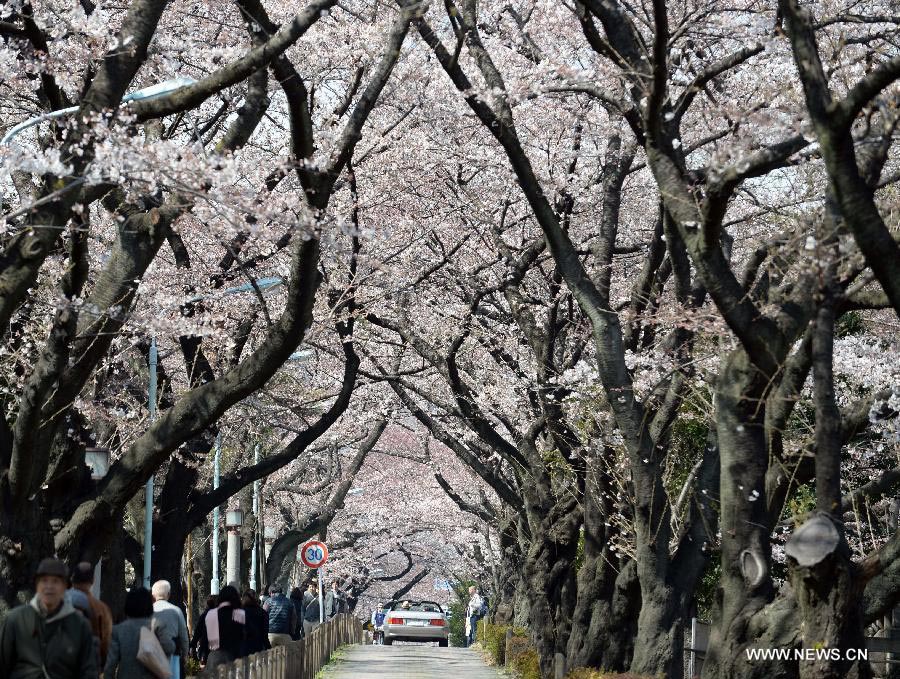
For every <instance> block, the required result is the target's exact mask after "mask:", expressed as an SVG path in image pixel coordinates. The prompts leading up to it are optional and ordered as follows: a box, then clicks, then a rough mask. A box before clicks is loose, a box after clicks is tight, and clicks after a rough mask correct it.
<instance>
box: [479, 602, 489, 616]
mask: <svg viewBox="0 0 900 679" xmlns="http://www.w3.org/2000/svg"><path fill="white" fill-rule="evenodd" d="M487 613H488V605H487V599H485V598H484V597H481V606H479V607H478V617H479V618H483V617H484V616H486V615H487Z"/></svg>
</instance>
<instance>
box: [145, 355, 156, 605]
mask: <svg viewBox="0 0 900 679" xmlns="http://www.w3.org/2000/svg"><path fill="white" fill-rule="evenodd" d="M158 361H159V355H158V353H157V350H156V338H155V337H154V338H152V339H151V340H150V387H149V389H148V390H147V391H148V394H147V396H148V399H147V400H148V401H149V403H148V408H149V409H150V424H151V425H152V424H153V422H154V421H155V420H156V364H157V363H158ZM152 558H153V474H152V473H151V474H150V478H148V479H147V486H146V488H145V489H144V588H145V589H150V564H151V561H152Z"/></svg>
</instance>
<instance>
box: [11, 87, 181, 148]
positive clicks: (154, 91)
mask: <svg viewBox="0 0 900 679" xmlns="http://www.w3.org/2000/svg"><path fill="white" fill-rule="evenodd" d="M195 82H197V81H196V80H194V79H193V78H184V77H180V78H173V79H172V80H166V81H164V82H161V83H157V84H156V85H150V87H145V88H143V89H140V90H136V91H134V92H132V93H131V94H126V95H125V96H124V97H122V103H123V104H124V103H126V102H129V101H141V100H147V99H155V98H157V97H161V96H163V95H164V94H169V93H170V92H174V91H175V90H180V89H181V88H182V87H187V86H188V85H193V84H194V83H195ZM79 108H81V107H80V106H69V107H68V108H61V109H58V110H56V111H50V112H49V113H42V114H41V115H39V116H35V117H34V118H29V119H28V120H26V121H24V122H21V123H19V124H18V125H16V126H14V127H12V128H11V129H9V130H8V131H7V132H6V134H4V135H3V139H0V146H6V145H8V144H9V142H11V141H12V139H13V137H15V136H16V135H17V134H19V132H21V131H22V130H27V129H28V128H29V127H34V126H35V125H38V124H40V123H42V122H44V121H45V120H53V119H55V118H62V117H63V116H65V115H68V114H69V113H76V112H77V111H78V109H79Z"/></svg>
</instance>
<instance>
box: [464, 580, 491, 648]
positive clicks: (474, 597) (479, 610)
mask: <svg viewBox="0 0 900 679" xmlns="http://www.w3.org/2000/svg"><path fill="white" fill-rule="evenodd" d="M484 609H485V603H484V599H483V598H482V597H481V594H479V593H478V588H477V587H475V586H474V585H472V586H471V587H469V603H468V604H467V605H466V646H471V645H472V644H474V643H475V635H476V633H477V630H478V621H479V619H481V618H483V617H484V615H485V613H486V612H487V611H485V610H484Z"/></svg>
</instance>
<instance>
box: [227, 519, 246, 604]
mask: <svg viewBox="0 0 900 679" xmlns="http://www.w3.org/2000/svg"><path fill="white" fill-rule="evenodd" d="M243 525H244V512H242V511H241V510H240V509H239V508H235V509H232V510H229V511H228V512H226V514H225V527H226V528H227V529H228V553H227V555H226V563H225V580H226V581H227V582H228V584H229V585H230V584H233V583H238V589H240V581H241V526H243Z"/></svg>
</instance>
